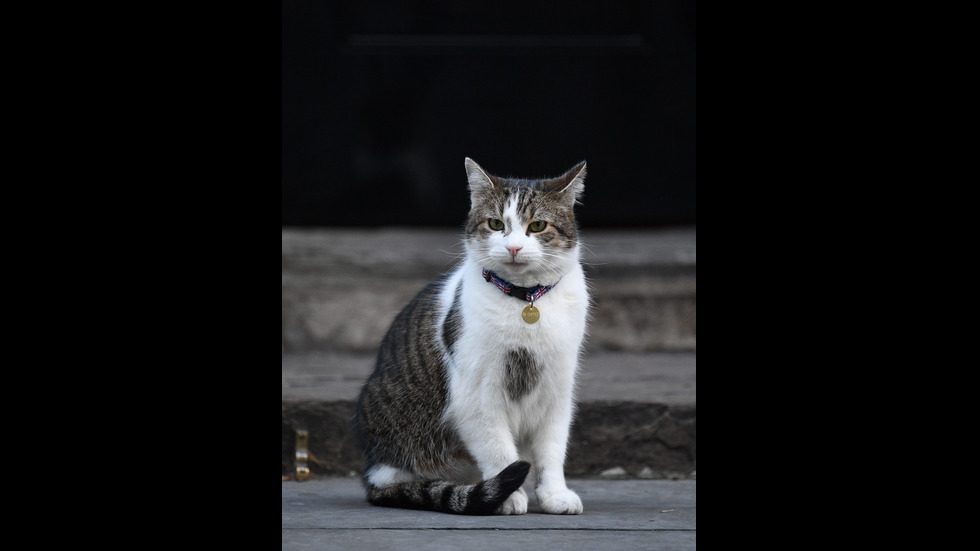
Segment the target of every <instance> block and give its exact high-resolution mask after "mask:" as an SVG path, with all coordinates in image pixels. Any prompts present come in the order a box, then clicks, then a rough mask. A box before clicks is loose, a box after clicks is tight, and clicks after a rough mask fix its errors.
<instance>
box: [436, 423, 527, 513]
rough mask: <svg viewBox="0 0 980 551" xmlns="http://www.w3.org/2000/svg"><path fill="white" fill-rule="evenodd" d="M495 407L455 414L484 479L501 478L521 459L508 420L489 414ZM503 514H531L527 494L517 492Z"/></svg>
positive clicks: (501, 508) (502, 505) (458, 429)
mask: <svg viewBox="0 0 980 551" xmlns="http://www.w3.org/2000/svg"><path fill="white" fill-rule="evenodd" d="M488 411H497V410H496V409H495V408H493V407H471V408H468V409H466V410H464V411H457V413H456V415H454V416H453V417H454V420H455V425H456V429H457V431H458V434H459V436H460V438H461V439H462V441H463V444H464V445H465V446H466V449H467V451H468V452H469V453H470V455H471V456H472V457H473V459H474V460H476V464H477V467H479V469H480V471H481V472H482V474H483V479H484V480H489V479H491V478H493V477H495V476H497V475H498V474H499V473H500V472H501V471H502V470H504V469H505V468H506V467H507V466H508V465H511V464H512V463H514V462H515V461H517V460H519V459H520V458H519V456H518V453H517V445H516V444H515V442H514V437H513V435H512V433H511V431H510V428H509V427H508V426H507V423H506V419H503V418H502V417H501V416H494V415H491V414H488V413H487V412H488ZM497 513H498V514H502V515H523V514H524V513H527V493H526V492H525V491H524V489H523V488H518V489H517V490H516V491H514V492H513V493H512V494H511V495H510V496H509V497H508V498H507V499H506V500H505V501H504V502H503V504H501V506H500V508H499V509H498V510H497Z"/></svg>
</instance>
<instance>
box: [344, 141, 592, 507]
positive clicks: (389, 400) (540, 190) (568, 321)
mask: <svg viewBox="0 0 980 551" xmlns="http://www.w3.org/2000/svg"><path fill="white" fill-rule="evenodd" d="M466 169H467V176H468V179H469V183H470V196H471V200H472V205H471V209H470V214H469V219H468V220H467V223H466V230H465V238H464V245H465V247H466V256H465V258H464V260H463V262H462V263H461V264H460V265H459V266H458V267H457V268H456V269H455V270H453V271H452V272H450V273H448V274H446V275H445V276H443V277H442V278H440V279H439V280H437V281H435V282H433V283H431V284H430V285H428V286H427V287H426V288H425V289H423V290H422V291H421V292H420V293H419V294H418V295H417V296H416V297H415V298H414V299H412V301H410V302H409V303H408V304H407V305H406V306H405V308H404V309H403V310H402V311H401V312H400V313H399V314H398V315H397V316H396V317H395V319H394V321H393V322H392V324H391V327H390V328H389V329H388V332H387V334H386V335H385V338H384V340H383V341H382V343H381V347H380V349H379V351H378V358H377V363H376V366H375V370H374V373H373V374H372V375H371V376H370V377H369V378H368V380H367V382H366V383H365V384H364V387H363V389H362V391H361V395H360V397H359V399H358V403H357V412H356V415H355V426H356V429H357V433H358V435H359V437H360V438H361V441H362V444H363V447H364V456H365V461H366V465H367V469H366V470H365V474H364V482H365V487H366V490H367V498H368V501H369V502H371V503H372V504H375V505H380V506H387V507H402V508H410V509H424V510H432V511H442V512H447V513H457V514H475V515H481V514H492V513H500V514H523V513H524V512H526V511H527V495H526V493H525V492H524V490H523V489H522V488H521V486H522V484H523V483H524V481H525V478H526V477H527V476H528V473H529V471H530V469H531V464H532V463H533V464H534V469H535V473H536V475H535V492H536V493H537V496H538V502H539V503H540V504H541V507H542V509H543V510H544V511H545V512H548V513H564V514H569V513H571V514H576V513H580V512H581V511H582V505H581V500H580V499H579V498H578V496H577V495H575V493H574V492H572V491H571V490H569V489H568V488H567V486H566V485H565V478H564V472H563V463H564V455H565V450H566V446H567V439H568V431H569V426H570V424H571V419H572V414H573V410H574V400H573V388H574V379H575V372H576V370H577V366H578V354H579V352H580V350H581V346H582V342H583V339H584V336H585V318H586V316H587V310H588V302H589V298H588V292H587V289H586V284H585V277H584V273H583V272H582V269H581V265H580V263H579V246H578V228H577V226H576V223H575V217H574V213H573V207H574V205H575V203H576V200H577V199H578V197H579V196H580V195H581V193H582V189H583V180H584V177H585V164H584V163H580V164H579V165H576V166H575V167H573V168H572V169H571V170H569V171H568V172H567V173H566V174H564V175H562V176H560V177H558V178H553V179H542V180H517V179H505V178H498V177H495V176H490V175H488V174H486V172H484V171H483V169H482V168H480V167H479V166H478V165H477V164H476V163H474V162H473V161H471V160H469V159H467V162H466ZM489 219H493V220H495V221H498V220H499V221H501V222H502V224H503V229H502V230H501V229H498V230H497V231H493V230H492V229H491V227H490V225H489V224H488V220H489ZM534 221H537V222H539V223H545V227H544V228H543V229H541V227H540V225H536V226H534V227H535V229H537V230H539V231H534V232H532V231H531V230H530V229H529V228H530V226H529V225H530V224H531V223H532V222H534ZM494 225H495V226H496V227H498V228H499V227H500V226H499V225H497V224H496V222H495V224H494ZM483 269H488V270H491V271H493V272H494V273H497V274H500V276H501V277H502V278H504V279H506V281H508V282H511V283H512V284H513V285H516V286H519V287H527V288H529V289H531V288H534V287H538V286H541V287H544V286H553V287H552V288H551V289H550V290H549V291H548V292H547V293H541V294H538V296H537V298H535V306H536V307H537V308H539V309H540V310H541V312H542V318H541V320H540V321H539V322H538V323H536V324H534V325H529V324H526V323H524V322H523V321H522V319H521V316H520V312H521V310H522V309H523V307H524V306H525V302H524V301H522V300H521V299H519V298H514V297H511V296H508V295H505V294H503V293H501V292H500V289H499V288H498V287H497V286H496V285H495V284H492V283H488V282H487V281H486V280H485V279H484V278H483V277H482V270H483ZM559 280H561V285H557V286H555V285H554V284H555V283H557V282H558V281H559ZM522 458H526V459H530V460H531V462H530V463H529V462H528V461H525V460H524V459H522Z"/></svg>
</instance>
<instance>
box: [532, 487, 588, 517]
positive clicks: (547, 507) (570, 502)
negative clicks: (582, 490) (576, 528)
mask: <svg viewBox="0 0 980 551" xmlns="http://www.w3.org/2000/svg"><path fill="white" fill-rule="evenodd" d="M538 501H539V502H541V508H542V509H544V512H545V513H551V514H552V515H580V514H582V511H583V510H584V508H583V507H582V500H581V498H579V497H578V494H576V493H575V492H573V491H571V490H569V489H568V488H565V489H564V490H559V491H557V492H554V493H550V494H544V495H542V494H541V493H538Z"/></svg>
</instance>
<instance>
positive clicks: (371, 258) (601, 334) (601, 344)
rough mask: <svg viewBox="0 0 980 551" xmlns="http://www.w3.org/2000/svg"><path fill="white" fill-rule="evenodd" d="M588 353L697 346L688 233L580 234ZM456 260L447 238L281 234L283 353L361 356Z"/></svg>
mask: <svg viewBox="0 0 980 551" xmlns="http://www.w3.org/2000/svg"><path fill="white" fill-rule="evenodd" d="M583 236H584V237H583V243H584V245H585V248H584V252H583V255H582V261H583V264H584V265H585V268H586V274H587V277H588V278H589V281H590V282H591V286H592V289H593V299H594V308H593V322H592V324H591V331H590V335H591V336H590V343H591V344H590V346H591V347H592V349H594V350H601V349H612V350H624V351H635V352H642V351H652V350H671V351H692V350H695V349H696V346H697V233H696V230H694V229H679V230H656V231H654V230H636V231H613V230H596V231H589V230H587V229H586V230H584V231H583ZM462 253H463V247H462V245H461V242H460V237H459V233H458V232H456V231H454V230H451V229H448V230H447V229H415V228H413V229H408V228H382V229H377V230H351V229H316V230H298V229H284V230H282V349H283V351H284V352H294V353H295V352H306V351H316V350H330V351H346V352H358V353H368V352H372V351H373V350H376V349H377V346H378V344H379V343H380V342H381V338H382V337H383V336H384V332H385V330H386V329H387V327H388V325H389V324H390V323H391V320H392V319H394V317H395V315H396V314H397V313H398V311H399V310H401V308H402V307H403V306H404V305H405V304H406V303H407V302H408V301H409V300H410V299H411V298H412V297H413V296H414V295H415V293H417V292H418V291H419V290H420V289H422V288H423V287H425V285H426V284H428V283H429V282H430V281H432V280H433V279H435V278H436V277H438V276H439V275H440V274H442V273H445V272H447V271H449V270H451V269H452V268H453V267H454V266H455V265H456V263H457V262H458V261H459V259H460V257H461V255H462Z"/></svg>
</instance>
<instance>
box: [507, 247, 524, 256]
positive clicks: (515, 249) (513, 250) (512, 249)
mask: <svg viewBox="0 0 980 551" xmlns="http://www.w3.org/2000/svg"><path fill="white" fill-rule="evenodd" d="M523 248H524V247H507V250H508V251H510V256H517V253H518V252H519V251H520V250H521V249H523Z"/></svg>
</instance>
